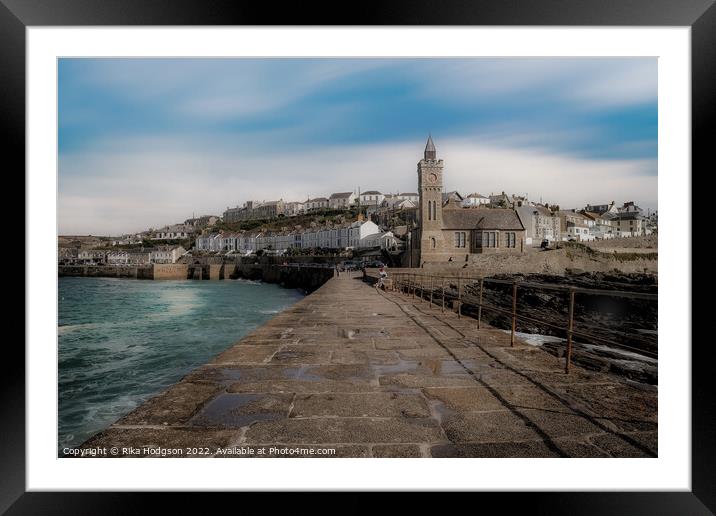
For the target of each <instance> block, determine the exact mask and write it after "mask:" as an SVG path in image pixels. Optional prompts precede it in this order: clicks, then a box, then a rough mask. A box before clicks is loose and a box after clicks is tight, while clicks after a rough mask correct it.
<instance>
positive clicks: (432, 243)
mask: <svg viewBox="0 0 716 516" xmlns="http://www.w3.org/2000/svg"><path fill="white" fill-rule="evenodd" d="M430 247H432V248H433V249H435V248H436V247H437V242H436V241H435V238H434V237H432V238H430Z"/></svg>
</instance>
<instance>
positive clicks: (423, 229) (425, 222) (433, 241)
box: [418, 136, 443, 263]
mask: <svg viewBox="0 0 716 516" xmlns="http://www.w3.org/2000/svg"><path fill="white" fill-rule="evenodd" d="M418 193H419V195H420V206H419V207H418V223H419V225H420V255H421V260H420V263H422V262H423V261H424V260H426V259H429V258H430V256H431V255H436V254H439V253H440V252H441V251H442V250H443V232H442V229H443V209H442V206H443V160H441V159H440V160H439V159H437V153H436V151H435V144H434V143H433V138H432V136H428V143H427V144H426V145H425V152H424V154H423V159H421V160H420V161H419V162H418Z"/></svg>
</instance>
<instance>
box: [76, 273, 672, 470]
mask: <svg viewBox="0 0 716 516" xmlns="http://www.w3.org/2000/svg"><path fill="white" fill-rule="evenodd" d="M509 340H510V339H509V334H508V333H506V332H503V331H501V330H496V329H494V328H490V327H488V326H485V327H483V328H482V329H480V330H477V329H476V324H475V321H474V320H471V319H469V318H466V317H463V318H460V319H458V318H457V315H456V314H455V313H454V312H451V311H450V310H446V311H445V313H441V311H440V310H439V308H436V307H433V308H432V309H431V308H430V305H429V304H428V303H427V302H425V301H423V302H420V301H419V300H418V299H412V298H411V297H410V296H405V295H401V294H399V293H393V292H386V293H379V292H377V291H376V290H375V289H374V288H371V287H370V286H368V285H367V284H365V283H363V282H361V281H359V280H355V279H350V278H343V277H341V278H334V279H333V280H330V281H329V282H328V283H326V284H325V285H324V286H323V287H321V288H320V289H319V290H317V291H316V292H314V293H313V294H311V295H310V296H308V297H306V298H305V299H304V300H302V301H300V302H299V303H297V304H296V305H294V306H293V307H291V308H289V309H287V310H286V311H285V312H283V313H281V314H278V315H277V316H276V317H275V318H274V319H272V320H271V321H269V322H268V323H267V324H265V325H264V326H262V327H260V328H257V329H256V330H254V331H253V332H252V333H251V334H249V335H248V336H246V337H245V338H244V339H242V340H241V341H239V342H237V343H236V344H234V345H233V346H231V347H229V348H228V349H227V350H226V351H224V352H223V353H221V354H219V355H218V356H216V357H215V358H214V359H212V360H211V361H210V362H209V363H208V364H206V365H204V366H201V367H198V368H196V369H194V370H193V371H191V372H190V373H189V374H187V375H186V376H185V377H184V378H183V379H182V380H181V381H180V382H179V383H177V384H176V385H174V386H172V387H170V388H169V389H167V390H166V391H164V392H162V393H160V394H158V395H157V396H156V397H154V398H152V399H150V400H149V401H147V402H146V403H144V404H143V405H141V406H140V407H138V408H137V409H135V410H134V411H133V412H131V413H130V414H128V415H127V416H125V417H124V418H122V419H121V420H120V421H118V422H117V423H116V424H115V425H112V426H110V427H109V428H108V429H106V430H105V431H103V432H100V433H99V434H97V435H95V436H94V437H92V438H91V439H90V440H88V441H87V442H86V443H84V444H83V447H91V446H120V447H125V448H128V450H129V451H128V453H127V456H131V450H132V449H133V447H134V448H136V447H148V449H155V448H158V447H165V448H167V447H172V446H176V447H183V446H186V447H192V446H194V447H196V446H207V447H209V448H211V449H212V454H211V455H216V456H217V457H237V458H238V457H243V456H244V455H240V454H236V453H225V454H216V453H215V452H216V451H217V450H219V449H226V450H229V451H236V450H240V449H241V447H245V446H249V447H251V446H253V447H267V448H270V447H275V448H276V450H286V449H289V448H291V449H299V450H303V451H305V450H306V449H318V448H320V449H321V450H323V449H332V450H335V453H333V454H332V455H313V456H314V457H317V456H321V457H415V458H418V457H429V456H432V457H455V458H459V457H649V456H655V455H656V454H657V452H658V442H657V441H658V432H657V427H656V424H657V396H658V388H652V389H638V388H635V387H633V386H631V385H627V384H626V383H625V382H622V381H620V380H619V379H618V378H617V377H615V376H614V375H610V374H606V373H598V372H593V371H588V370H586V369H583V368H581V367H579V366H578V365H575V366H574V367H573V368H572V371H571V372H570V374H569V375H567V374H565V373H564V360H563V359H562V358H558V357H555V356H553V355H551V354H549V353H546V352H544V351H542V350H540V349H538V348H535V347H532V346H527V345H524V344H522V343H521V342H520V341H519V340H518V341H517V342H516V343H515V346H510V342H509ZM211 455H210V456H211ZM265 456H266V457H302V456H305V455H303V452H301V453H298V454H293V455H288V454H285V453H284V452H281V451H275V452H274V453H268V454H266V455H265Z"/></svg>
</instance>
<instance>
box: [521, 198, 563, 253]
mask: <svg viewBox="0 0 716 516" xmlns="http://www.w3.org/2000/svg"><path fill="white" fill-rule="evenodd" d="M515 211H516V212H517V216H518V217H519V218H520V221H521V222H522V225H523V226H524V227H525V244H526V245H540V244H541V243H542V240H547V241H549V242H554V241H559V240H561V233H562V232H561V229H560V218H559V216H557V215H555V214H553V213H552V212H551V211H550V210H548V209H547V208H545V207H544V206H540V205H535V206H527V205H525V206H517V207H516V208H515Z"/></svg>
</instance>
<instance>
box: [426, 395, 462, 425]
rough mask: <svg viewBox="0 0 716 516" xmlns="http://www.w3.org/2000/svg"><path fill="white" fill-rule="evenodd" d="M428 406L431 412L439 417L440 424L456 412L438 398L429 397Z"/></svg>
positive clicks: (436, 417)
mask: <svg viewBox="0 0 716 516" xmlns="http://www.w3.org/2000/svg"><path fill="white" fill-rule="evenodd" d="M428 406H429V408H430V414H431V415H432V416H433V417H434V418H435V419H437V421H438V424H442V422H443V421H445V420H447V419H448V418H449V417H450V416H452V415H454V414H455V411H454V410H450V409H449V408H448V407H447V405H445V403H443V402H442V401H440V400H438V399H429V400H428Z"/></svg>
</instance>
